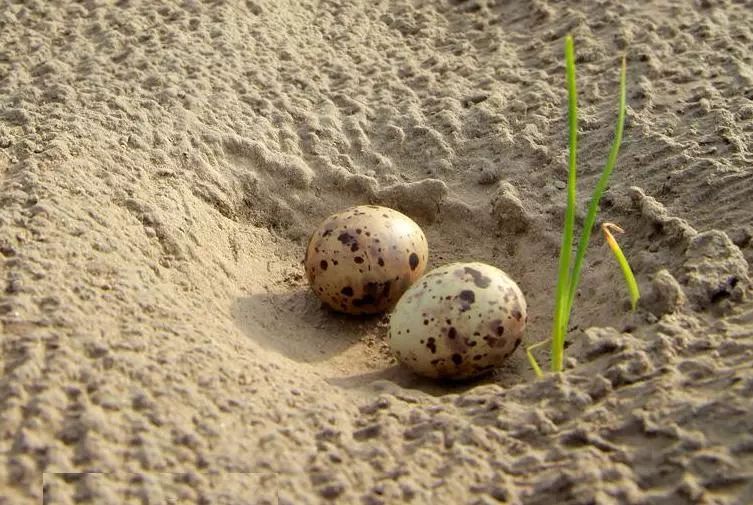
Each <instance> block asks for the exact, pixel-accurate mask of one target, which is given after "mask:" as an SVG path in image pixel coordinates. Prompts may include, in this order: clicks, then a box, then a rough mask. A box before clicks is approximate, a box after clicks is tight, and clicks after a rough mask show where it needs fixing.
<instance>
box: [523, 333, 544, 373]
mask: <svg viewBox="0 0 753 505" xmlns="http://www.w3.org/2000/svg"><path fill="white" fill-rule="evenodd" d="M546 344H547V341H546V340H542V341H541V342H539V343H537V344H533V345H529V346H528V347H526V356H528V363H529V364H530V365H531V368H533V372H534V373H535V374H536V377H539V378H541V377H543V376H544V372H543V371H541V367H540V366H539V362H538V361H536V358H535V357H534V356H533V353H532V352H531V351H533V350H534V349H538V348H539V347H541V346H543V345H546Z"/></svg>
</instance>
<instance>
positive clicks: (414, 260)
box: [408, 253, 419, 270]
mask: <svg viewBox="0 0 753 505" xmlns="http://www.w3.org/2000/svg"><path fill="white" fill-rule="evenodd" d="M408 263H409V264H410V269H411V270H415V269H416V268H417V267H418V263H419V259H418V254H416V253H411V254H410V256H409V257H408Z"/></svg>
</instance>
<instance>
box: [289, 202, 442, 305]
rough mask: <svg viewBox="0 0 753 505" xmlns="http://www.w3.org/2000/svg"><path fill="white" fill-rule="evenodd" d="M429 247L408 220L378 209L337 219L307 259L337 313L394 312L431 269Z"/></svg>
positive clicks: (315, 238)
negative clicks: (402, 299)
mask: <svg viewBox="0 0 753 505" xmlns="http://www.w3.org/2000/svg"><path fill="white" fill-rule="evenodd" d="M428 258H429V246H428V243H427V242H426V237H425V236H424V233H423V231H421V228H420V227H419V226H418V225H417V224H416V223H415V222H414V221H413V220H412V219H410V218H409V217H408V216H406V215H404V214H401V213H400V212H398V211H396V210H393V209H390V208H387V207H380V206H376V205H362V206H358V207H352V208H349V209H346V210H344V211H342V212H339V213H337V214H333V215H332V216H330V217H328V218H327V219H325V220H324V222H323V223H322V224H321V225H320V226H319V228H317V229H316V230H315V231H314V233H313V234H312V235H311V238H310V239H309V243H308V247H307V248H306V257H305V258H304V260H303V263H304V266H305V268H306V277H307V278H308V281H309V284H310V285H311V288H312V289H313V290H314V293H316V294H317V296H318V297H319V298H320V299H321V300H322V301H323V302H324V303H326V304H327V305H329V306H330V307H331V308H332V309H334V310H337V311H340V312H346V313H348V314H375V313H379V312H384V311H385V310H388V309H390V308H392V307H393V306H394V305H395V303H397V301H398V300H399V299H400V296H402V294H403V293H404V292H405V290H406V289H408V288H409V287H410V286H411V285H412V284H413V283H414V281H415V280H416V279H418V278H419V277H420V276H421V275H422V274H423V273H424V270H425V269H426V262H427V260H428Z"/></svg>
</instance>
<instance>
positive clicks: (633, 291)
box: [526, 35, 640, 377]
mask: <svg viewBox="0 0 753 505" xmlns="http://www.w3.org/2000/svg"><path fill="white" fill-rule="evenodd" d="M626 74H627V70H626V63H625V58H624V57H623V59H622V67H621V71H620V94H619V109H618V114H617V127H616V129H615V135H614V141H613V142H612V148H611V150H610V152H609V156H608V158H607V162H606V165H605V166H604V169H603V170H602V173H601V176H600V177H599V180H598V182H597V183H596V187H595V188H594V190H593V193H592V195H591V201H590V203H589V206H588V212H587V214H586V219H585V221H584V223H583V230H582V232H581V236H580V239H579V241H578V249H577V251H576V253H575V257H574V259H571V256H572V253H571V251H572V246H573V238H574V228H575V205H576V182H577V177H576V166H577V146H578V100H577V90H576V86H575V49H574V43H573V38H572V36H570V35H568V36H567V37H566V38H565V76H566V82H567V92H568V153H569V157H568V177H567V207H566V210H565V223H564V229H563V233H562V243H561V246H560V259H559V273H558V276H557V288H556V294H555V305H554V321H553V324H552V341H551V369H552V371H553V372H560V371H562V368H563V364H564V355H565V334H566V333H567V328H568V324H569V321H570V314H571V313H572V307H573V301H574V300H575V294H576V290H577V287H578V283H579V282H580V271H581V268H582V266H583V259H584V258H585V255H586V249H587V248H588V243H589V240H590V238H591V233H592V231H593V228H594V224H595V223H596V215H597V214H598V211H599V201H600V200H601V196H602V194H603V193H604V190H605V189H606V187H607V183H608V181H609V177H610V175H611V174H612V171H613V170H614V167H615V165H616V163H617V155H618V153H619V150H620V144H621V143H622V132H623V128H624V124H625V102H626V95H627V91H626V90H627V84H626V81H627V78H626ZM610 229H611V230H615V231H619V232H622V229H621V228H619V227H618V226H616V225H613V224H611V223H605V224H604V225H602V230H603V232H604V234H605V237H606V240H607V244H608V245H609V247H610V248H611V249H612V252H613V253H614V255H615V257H616V258H617V262H618V263H619V265H620V268H621V269H622V272H623V275H624V277H625V281H626V284H627V285H628V290H629V292H630V299H631V303H632V307H633V309H635V306H636V303H637V301H638V298H639V296H640V294H639V292H638V284H637V283H636V282H635V277H634V276H633V272H632V270H631V269H630V265H629V264H628V262H627V259H626V258H625V255H624V254H623V253H622V250H621V249H620V247H619V245H618V244H617V241H616V240H615V238H614V236H613V235H612V234H611V232H610ZM545 343H546V342H539V343H538V344H534V345H532V346H530V347H528V349H527V350H526V353H527V356H528V360H529V362H530V364H531V367H532V368H533V370H534V372H535V373H536V375H537V376H539V377H541V376H542V375H543V372H542V371H541V367H540V366H539V364H538V363H537V362H536V359H535V358H534V356H533V354H532V352H531V351H532V350H533V349H535V348H537V347H540V346H542V345H544V344H545Z"/></svg>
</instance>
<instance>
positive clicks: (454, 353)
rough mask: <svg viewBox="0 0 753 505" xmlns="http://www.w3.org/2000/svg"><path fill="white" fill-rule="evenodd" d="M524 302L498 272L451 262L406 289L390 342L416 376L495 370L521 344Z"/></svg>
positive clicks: (469, 374) (467, 374)
mask: <svg viewBox="0 0 753 505" xmlns="http://www.w3.org/2000/svg"><path fill="white" fill-rule="evenodd" d="M526 311H527V306H526V301H525V297H524V296H523V293H522V292H521V291H520V288H519V287H518V285H517V284H516V283H515V281H513V280H512V279H511V278H510V277H509V276H508V275H507V274H506V273H505V272H503V271H502V270H500V269H498V268H496V267H493V266H490V265H486V264H484V263H452V264H449V265H445V266H442V267H439V268H436V269H434V270H432V271H431V272H429V273H427V274H426V275H424V276H423V277H422V278H421V280H420V281H418V282H417V283H416V284H415V285H413V286H412V287H411V288H410V289H408V290H407V291H406V292H405V294H404V295H403V297H402V298H401V299H400V301H399V302H398V304H397V305H396V306H395V309H394V310H393V312H392V314H391V316H390V330H389V343H390V347H391V348H392V351H393V352H394V354H395V356H396V357H397V358H398V360H400V361H401V362H402V363H404V364H405V365H407V366H408V367H410V368H411V369H413V370H414V371H415V372H416V373H418V374H420V375H424V376H427V377H432V378H452V379H462V378H467V377H472V376H476V375H481V374H483V373H486V372H489V371H490V370H492V369H494V368H495V367H497V366H499V365H500V364H501V363H502V362H503V361H504V360H505V359H506V358H507V357H508V356H510V355H511V354H512V353H513V352H514V351H515V349H517V348H518V346H519V345H520V343H521V340H522V337H523V331H524V330H525V326H526V320H527V315H526Z"/></svg>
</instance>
